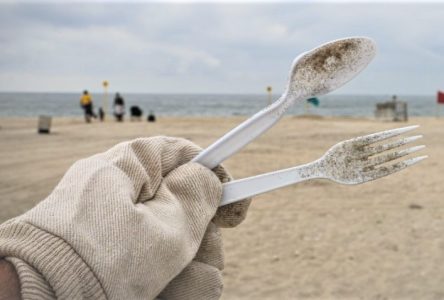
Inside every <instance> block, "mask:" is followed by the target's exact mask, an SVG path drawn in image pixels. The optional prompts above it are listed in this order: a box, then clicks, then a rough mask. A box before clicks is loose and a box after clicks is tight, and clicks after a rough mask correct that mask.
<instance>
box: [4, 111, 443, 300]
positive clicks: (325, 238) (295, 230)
mask: <svg viewBox="0 0 444 300" xmlns="http://www.w3.org/2000/svg"><path fill="white" fill-rule="evenodd" d="M244 119H245V117H232V118H209V117H208V118H204V117H199V118H197V117H196V118H184V117H183V118H160V119H159V120H158V122H156V123H147V122H124V123H115V122H111V121H110V122H107V123H106V124H101V123H98V122H96V123H92V124H84V123H83V121H82V120H81V119H75V118H55V119H54V120H53V126H52V133H51V134H49V135H39V134H37V133H36V131H37V130H36V128H37V127H36V124H37V120H36V119H26V118H16V119H14V118H7V119H6V118H3V119H0V221H1V222H3V221H5V220H7V219H8V218H10V217H13V216H16V215H18V214H20V213H22V212H24V211H26V210H27V209H29V208H31V207H32V206H33V205H35V204H36V203H37V202H39V201H40V200H41V199H44V198H45V196H47V195H48V194H49V193H50V192H51V190H52V189H53V188H54V186H55V185H56V184H57V182H58V181H59V180H60V179H61V177H62V175H63V174H64V173H65V171H66V170H67V169H68V167H69V166H70V165H71V164H72V163H73V162H74V161H76V160H78V159H80V158H83V157H86V156H89V155H92V154H95V153H98V152H102V151H105V150H107V149H108V148H110V147H111V146H113V145H115V144H116V143H119V142H122V141H125V140H129V139H133V138H137V137H148V136H155V135H169V136H178V137H184V138H187V139H190V140H192V141H193V142H195V143H197V144H199V145H201V146H202V147H205V146H208V145H209V144H211V143H212V142H213V141H215V140H216V139H217V138H218V137H220V136H221V135H223V133H225V132H227V131H228V130H229V129H231V128H233V127H234V126H236V125H237V124H239V123H240V122H241V121H242V120H244ZM412 124H420V125H421V127H420V128H419V129H417V130H415V132H414V134H424V139H423V140H422V141H421V142H420V143H423V144H426V145H427V148H426V149H425V150H422V151H421V155H422V154H427V155H429V158H428V159H427V160H425V161H423V162H422V163H420V164H419V165H416V166H413V167H411V168H409V169H407V170H404V171H401V172H400V173H397V174H394V175H391V176H389V177H386V178H382V179H379V180H377V181H373V182H369V183H366V184H363V185H357V186H345V185H339V184H335V183H332V182H329V181H326V180H316V181H309V182H305V183H300V184H298V185H294V186H291V187H287V188H284V189H280V190H276V191H273V192H270V193H267V194H264V195H261V196H257V197H255V199H254V200H253V202H252V205H251V207H250V210H249V214H248V217H247V219H246V221H245V222H244V223H242V224H241V225H240V226H239V227H237V228H235V229H224V230H223V235H224V243H225V260H226V267H225V270H224V280H225V289H224V295H223V299H290V298H291V299H294V298H298V299H443V298H444V284H443V283H444V264H443V263H442V262H443V261H444V183H443V180H444V118H442V119H436V118H413V119H412V120H411V121H409V122H408V123H382V122H377V121H374V120H367V119H346V118H320V117H291V116H289V117H286V118H284V119H283V120H282V121H281V122H280V123H279V124H277V125H276V126H275V127H274V128H272V129H271V130H270V131H268V132H267V133H266V134H265V135H264V136H262V137H261V138H259V139H258V140H256V141H255V142H253V143H252V144H251V145H249V146H248V147H246V148H245V149H244V150H243V151H242V152H240V153H238V154H236V155H235V156H234V157H232V158H230V159H229V160H227V161H226V162H225V166H226V167H227V168H228V169H229V170H230V172H231V173H232V174H233V176H234V177H235V178H242V177H247V176H252V175H257V174H260V173H264V172H268V171H273V170H278V169H281V168H288V167H291V166H295V165H299V164H303V163H307V162H310V161H312V160H314V159H317V158H318V157H320V156H321V155H322V154H323V153H324V152H325V151H326V150H327V149H328V148H329V147H330V146H332V145H334V144H335V143H337V142H339V141H342V140H345V139H349V138H353V137H356V136H360V135H364V134H368V133H373V132H377V131H380V130H386V129H391V128H396V127H401V126H406V125H412ZM412 135H413V134H412ZM415 144H419V142H417V143H415Z"/></svg>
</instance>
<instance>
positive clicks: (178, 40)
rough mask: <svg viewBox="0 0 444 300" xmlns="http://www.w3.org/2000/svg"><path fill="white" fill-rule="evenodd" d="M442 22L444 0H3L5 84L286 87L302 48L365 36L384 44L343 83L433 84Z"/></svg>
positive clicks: (441, 55)
mask: <svg viewBox="0 0 444 300" xmlns="http://www.w3.org/2000/svg"><path fill="white" fill-rule="evenodd" d="M179 2H181V1H179ZM443 31H444V3H428V4H423V3H404V4H402V3H391V4H390V3H356V2H355V3H348V2H346V3H343V2H336V3H325V2H323V3H320V2H316V3H312V2H297V3H289V2H281V3H263V2H262V3H258V2H256V3H255V2H250V1H248V2H243V3H177V2H176V3H140V2H138V3H134V2H133V3H118V2H114V3H108V4H105V3H103V2H101V3H98V2H96V3H93V2H90V3H85V2H83V3H74V2H71V3H70V4H66V3H65V4H57V3H56V2H47V3H46V4H43V3H37V4H36V3H33V2H18V3H17V2H16V3H14V2H0V43H1V44H0V45H1V46H0V91H60V92H65V91H69V92H71V91H73V92H78V91H80V90H83V89H85V88H87V89H89V90H92V91H101V89H102V87H101V82H102V81H103V80H105V79H106V80H108V81H109V82H110V88H111V90H114V91H115V90H118V91H121V92H150V93H263V92H264V90H265V87H266V86H267V85H272V86H273V88H274V91H275V92H276V93H279V92H281V91H282V90H283V88H284V86H285V83H286V80H287V74H288V70H289V68H290V65H291V62H292V60H293V59H294V58H295V57H296V56H297V55H298V54H299V53H301V52H303V51H306V50H309V49H311V48H313V47H316V46H318V45H319V44H321V43H325V42H327V41H330V40H333V39H337V38H341V37H347V36H356V35H364V36H369V37H371V38H373V39H374V40H375V41H376V43H377V46H378V54H377V56H376V58H375V60H374V61H373V62H372V63H371V64H370V65H369V67H368V68H367V69H366V70H365V71H364V72H363V73H361V74H360V75H359V76H358V77H357V78H355V79H354V80H353V81H351V82H350V83H348V84H347V85H346V86H344V87H342V88H341V89H339V90H338V91H337V92H336V93H341V94H356V93H357V94H368V93H370V94H395V93H396V94H401V95H402V94H434V93H435V92H436V90H437V89H444V32H443Z"/></svg>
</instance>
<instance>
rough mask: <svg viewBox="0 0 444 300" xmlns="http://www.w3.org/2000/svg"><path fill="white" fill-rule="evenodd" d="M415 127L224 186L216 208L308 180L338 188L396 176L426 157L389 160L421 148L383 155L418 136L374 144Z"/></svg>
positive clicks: (363, 139) (346, 145)
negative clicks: (339, 184)
mask: <svg viewBox="0 0 444 300" xmlns="http://www.w3.org/2000/svg"><path fill="white" fill-rule="evenodd" d="M417 127H418V126H409V127H403V128H398V129H393V130H387V131H382V132H378V133H374V134H370V135H366V136H361V137H357V138H354V139H351V140H346V141H343V142H340V143H338V144H336V145H334V146H333V147H331V148H330V149H329V150H328V151H327V152H326V153H325V154H324V155H323V156H322V157H321V158H320V159H318V160H316V161H313V162H311V163H308V164H305V165H301V166H297V167H293V168H289V169H285V170H280V171H276V172H271V173H267V174H262V175H258V176H254V177H249V178H244V179H240V180H234V181H231V182H228V183H225V184H224V185H223V194H222V201H221V204H220V206H223V205H227V204H230V203H233V202H236V201H239V200H242V199H245V198H248V197H252V196H255V195H258V194H262V193H265V192H268V191H271V190H274V189H278V188H281V187H285V186H288V185H291V184H295V183H298V182H301V181H305V180H309V179H315V178H325V179H330V180H332V181H335V182H337V183H341V184H359V183H364V182H367V181H370V180H375V179H378V178H381V177H384V176H387V175H390V174H392V173H395V172H398V171H400V170H402V169H404V168H407V167H409V166H411V165H414V164H416V163H418V162H420V161H421V160H423V159H425V158H427V156H419V157H414V158H410V159H406V160H403V161H399V162H395V163H393V162H392V161H393V160H396V159H398V158H401V157H403V156H405V155H408V154H411V153H414V152H416V151H419V150H421V149H423V148H424V147H425V146H423V145H421V146H414V147H411V148H408V149H404V150H399V151H395V152H387V151H389V150H392V149H395V148H398V147H400V146H403V145H405V144H408V143H411V142H413V141H416V140H418V139H419V138H421V137H422V136H421V135H418V136H412V137H407V138H403V139H398V140H396V141H392V142H389V143H386V144H377V143H378V142H380V141H383V140H386V139H389V138H392V137H395V136H398V135H400V134H403V133H406V132H408V131H411V130H413V129H415V128H417Z"/></svg>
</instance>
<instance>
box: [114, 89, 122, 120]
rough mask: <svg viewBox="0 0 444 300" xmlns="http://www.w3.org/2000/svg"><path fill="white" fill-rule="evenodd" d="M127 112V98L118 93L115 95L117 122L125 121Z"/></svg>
mask: <svg viewBox="0 0 444 300" xmlns="http://www.w3.org/2000/svg"><path fill="white" fill-rule="evenodd" d="M124 114H125V100H123V97H122V96H121V95H120V94H119V93H116V96H115V97H114V116H115V117H116V121H117V122H122V121H123V115H124Z"/></svg>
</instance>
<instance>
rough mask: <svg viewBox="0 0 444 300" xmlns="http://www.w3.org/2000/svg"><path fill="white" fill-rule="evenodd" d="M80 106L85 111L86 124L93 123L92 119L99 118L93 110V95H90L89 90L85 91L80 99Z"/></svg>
mask: <svg viewBox="0 0 444 300" xmlns="http://www.w3.org/2000/svg"><path fill="white" fill-rule="evenodd" d="M80 106H81V107H82V108H83V111H84V113H85V121H86V123H89V122H91V117H93V118H97V116H96V114H95V113H94V110H93V103H92V98H91V95H90V94H89V93H88V91H87V90H84V91H83V95H82V97H80Z"/></svg>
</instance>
